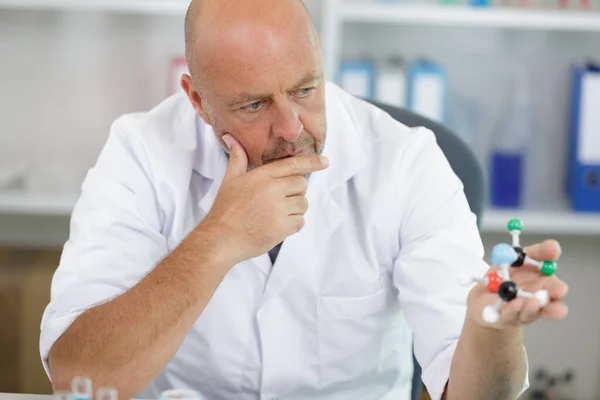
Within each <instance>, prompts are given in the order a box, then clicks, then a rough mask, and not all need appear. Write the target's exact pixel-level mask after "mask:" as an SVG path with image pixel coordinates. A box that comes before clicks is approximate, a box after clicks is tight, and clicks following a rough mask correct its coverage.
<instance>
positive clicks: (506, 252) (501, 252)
mask: <svg viewBox="0 0 600 400" xmlns="http://www.w3.org/2000/svg"><path fill="white" fill-rule="evenodd" d="M518 257H519V256H518V255H517V252H516V251H515V249H514V248H513V247H512V246H511V245H509V244H506V243H500V244H497V245H496V246H494V249H493V250H492V264H494V265H495V266H498V267H499V266H501V265H504V264H508V265H512V264H513V263H514V262H515V261H517V258H518Z"/></svg>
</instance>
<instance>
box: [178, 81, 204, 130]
mask: <svg viewBox="0 0 600 400" xmlns="http://www.w3.org/2000/svg"><path fill="white" fill-rule="evenodd" d="M181 88H182V89H183V91H184V92H185V93H186V94H187V97H188V98H189V99H190V103H192V107H194V109H195V110H196V112H197V113H198V115H199V116H200V117H201V118H202V119H203V120H204V122H205V123H206V124H207V125H211V123H210V118H209V116H208V113H207V112H206V107H205V106H204V100H202V96H200V92H199V91H198V89H197V88H196V85H194V81H193V80H192V77H191V76H189V75H187V74H183V75H182V76H181Z"/></svg>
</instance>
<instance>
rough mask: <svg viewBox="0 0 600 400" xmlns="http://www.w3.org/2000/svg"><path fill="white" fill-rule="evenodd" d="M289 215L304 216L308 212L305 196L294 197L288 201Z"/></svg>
mask: <svg viewBox="0 0 600 400" xmlns="http://www.w3.org/2000/svg"><path fill="white" fill-rule="evenodd" d="M285 201H286V209H287V212H288V215H304V214H306V211H308V200H306V197H304V196H292V197H288V198H287V199H286V200H285Z"/></svg>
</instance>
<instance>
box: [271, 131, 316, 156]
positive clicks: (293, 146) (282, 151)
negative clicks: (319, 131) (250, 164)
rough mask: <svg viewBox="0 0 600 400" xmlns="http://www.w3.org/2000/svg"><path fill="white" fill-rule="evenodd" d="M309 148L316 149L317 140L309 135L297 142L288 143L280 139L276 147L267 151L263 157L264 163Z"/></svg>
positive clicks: (304, 135) (303, 136) (301, 137)
mask: <svg viewBox="0 0 600 400" xmlns="http://www.w3.org/2000/svg"><path fill="white" fill-rule="evenodd" d="M307 147H313V148H314V147H315V138H313V137H312V136H311V135H309V134H302V135H301V136H300V137H299V138H298V140H296V141H295V142H288V141H287V140H284V139H279V140H278V142H277V143H276V144H275V147H273V148H272V149H269V150H268V151H265V153H264V154H263V156H262V159H263V161H269V160H274V159H278V158H281V157H285V156H287V155H290V154H294V153H296V152H298V151H300V150H303V149H305V148H307Z"/></svg>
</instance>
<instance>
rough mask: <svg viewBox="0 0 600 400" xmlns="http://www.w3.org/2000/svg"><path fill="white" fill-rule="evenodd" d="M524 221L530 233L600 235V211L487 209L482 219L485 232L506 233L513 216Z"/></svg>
mask: <svg viewBox="0 0 600 400" xmlns="http://www.w3.org/2000/svg"><path fill="white" fill-rule="evenodd" d="M515 217H516V218H520V219H522V220H523V221H524V224H525V230H526V231H527V233H528V234H543V235H576V236H600V213H598V214H592V213H589V214H587V213H575V212H572V211H569V210H549V211H533V210H523V211H520V210H515V211H513V210H487V211H486V213H485V214H484V218H483V221H482V229H481V230H482V232H483V233H506V229H507V228H506V224H507V222H508V221H509V220H510V219H512V218H515Z"/></svg>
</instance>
